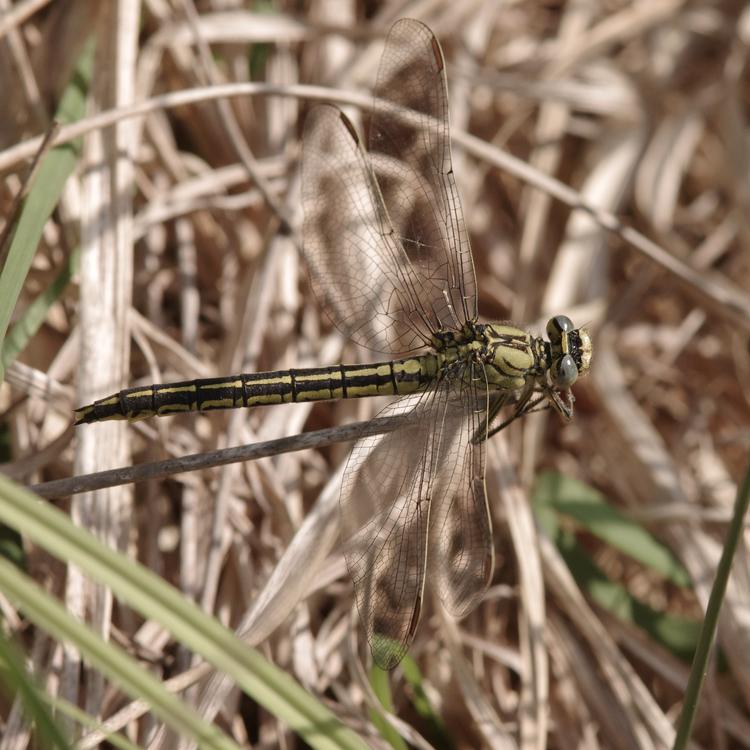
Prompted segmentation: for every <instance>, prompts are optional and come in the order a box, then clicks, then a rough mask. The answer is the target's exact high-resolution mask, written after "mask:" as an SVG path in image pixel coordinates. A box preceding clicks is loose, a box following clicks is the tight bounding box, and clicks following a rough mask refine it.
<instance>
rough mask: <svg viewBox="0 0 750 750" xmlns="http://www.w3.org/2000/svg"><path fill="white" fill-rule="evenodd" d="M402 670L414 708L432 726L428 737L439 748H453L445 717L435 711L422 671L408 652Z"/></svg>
mask: <svg viewBox="0 0 750 750" xmlns="http://www.w3.org/2000/svg"><path fill="white" fill-rule="evenodd" d="M401 672H402V673H403V675H404V679H405V680H406V682H407V684H408V685H409V687H410V688H411V703H412V705H413V706H414V709H415V710H416V712H417V713H418V714H419V715H420V716H421V717H422V718H423V719H424V720H425V721H426V722H427V723H428V725H429V727H430V730H429V732H428V736H427V739H428V740H429V741H430V743H431V744H432V746H433V747H436V748H438V750H453V742H452V741H451V738H450V735H449V734H448V729H447V727H446V726H445V722H444V721H443V717H442V716H440V714H438V713H437V712H436V711H435V709H434V707H433V705H432V703H431V702H430V699H429V698H428V696H427V692H426V691H425V689H424V681H423V679H422V673H421V672H420V671H419V667H418V666H417V663H416V662H415V661H414V659H412V658H411V656H409V655H408V654H407V655H406V656H405V657H404V660H403V661H402V662H401Z"/></svg>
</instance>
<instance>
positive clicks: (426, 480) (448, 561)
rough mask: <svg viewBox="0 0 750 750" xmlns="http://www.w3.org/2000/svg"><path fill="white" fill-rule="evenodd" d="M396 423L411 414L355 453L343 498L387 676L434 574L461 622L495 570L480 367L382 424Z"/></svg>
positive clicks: (406, 402)
mask: <svg viewBox="0 0 750 750" xmlns="http://www.w3.org/2000/svg"><path fill="white" fill-rule="evenodd" d="M481 394H484V396H483V397H482V395H481ZM396 415H399V416H406V415H408V421H406V422H405V424H404V426H403V427H400V428H399V429H397V430H396V431H394V432H391V433H387V434H385V435H377V436H373V437H367V438H364V439H362V440H360V441H358V442H357V444H356V445H355V446H354V448H353V450H352V453H351V456H350V458H349V462H348V464H347V466H346V471H345V473H344V482H343V487H342V493H341V506H342V527H343V528H342V533H343V538H344V540H345V552H344V554H345V556H346V561H347V565H348V567H349V572H350V574H351V576H352V579H353V581H354V593H355V598H356V600H357V607H358V609H359V612H360V616H361V618H362V620H363V621H364V625H365V629H366V631H367V638H368V640H369V642H370V647H371V649H372V653H373V658H374V660H375V662H376V664H378V666H380V667H382V668H383V669H392V668H393V667H394V666H396V664H398V663H399V661H401V659H402V658H403V656H404V654H405V653H406V651H407V649H408V647H409V644H410V643H411V640H412V638H413V637H414V633H415V631H416V626H417V624H418V622H419V616H420V614H421V609H422V602H423V598H424V585H425V576H426V575H427V574H428V571H429V572H434V573H435V574H436V580H435V581H433V585H437V590H438V592H439V593H440V596H441V599H442V600H443V602H444V604H445V605H446V607H447V608H448V609H449V611H451V612H452V613H453V614H456V615H459V616H460V615H463V614H465V613H466V612H467V611H469V609H471V607H473V606H474V605H475V604H476V602H477V601H478V599H479V597H480V596H481V594H482V593H483V592H484V590H485V589H486V588H487V585H488V584H489V581H490V579H491V577H492V569H493V562H494V558H493V548H492V536H491V533H492V532H491V526H490V517H489V511H488V508H487V501H486V497H485V493H484V457H485V453H484V441H482V440H479V441H477V442H476V443H473V442H472V438H473V437H474V436H475V434H476V433H477V432H478V431H479V428H480V425H482V424H484V425H485V426H484V430H485V432H486V420H487V387H486V381H485V379H484V372H483V370H482V368H481V366H477V373H476V377H474V378H472V377H471V375H468V376H465V375H464V374H463V373H462V374H460V375H459V377H450V378H445V379H444V380H443V381H442V382H441V383H439V384H438V385H437V386H435V387H434V388H432V389H431V390H429V391H426V392H424V393H421V394H416V395H414V396H407V397H405V398H403V399H400V400H399V401H397V402H395V403H394V404H391V405H390V406H388V407H386V409H384V410H383V412H382V413H381V415H380V416H389V417H390V416H396ZM428 549H429V561H428Z"/></svg>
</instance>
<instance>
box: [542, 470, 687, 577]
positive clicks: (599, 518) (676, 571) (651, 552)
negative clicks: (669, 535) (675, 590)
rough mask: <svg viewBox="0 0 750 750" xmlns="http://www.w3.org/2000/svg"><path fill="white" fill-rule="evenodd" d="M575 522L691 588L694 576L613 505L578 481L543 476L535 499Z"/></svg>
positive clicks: (648, 566) (555, 476)
mask: <svg viewBox="0 0 750 750" xmlns="http://www.w3.org/2000/svg"><path fill="white" fill-rule="evenodd" d="M532 502H533V504H534V508H535V510H536V509H537V508H538V507H541V506H544V507H551V508H553V509H554V511H556V512H557V513H558V514H560V515H563V516H567V517H569V518H571V519H573V520H574V521H575V522H576V523H578V524H579V525H580V526H582V527H583V528H585V529H586V530H587V531H589V532H590V533H591V534H593V535H594V536H595V537H597V538H598V539H601V541H603V542H605V543H606V544H608V545H610V546H611V547H614V548H615V549H618V550H620V551H621V552H624V553H625V554H626V555H628V556H629V557H631V558H632V559H634V560H637V561H638V562H640V563H641V564H642V565H644V566H646V567H647V568H650V569H651V570H654V571H656V572H657V573H659V574H661V575H662V576H664V577H665V578H666V579H668V580H670V581H672V583H674V584H675V585H677V586H682V587H689V586H690V576H689V575H688V573H687V571H686V570H685V568H683V567H682V565H681V564H680V562H679V560H677V558H676V557H675V556H674V555H673V554H672V552H671V551H670V550H669V549H668V548H667V547H665V546H664V545H663V544H661V542H659V541H658V540H657V539H655V538H654V537H653V536H652V535H651V534H649V532H648V531H646V529H644V528H643V527H642V526H640V525H638V523H637V522H636V521H633V520H632V519H630V518H628V517H627V516H625V515H623V514H622V513H620V512H619V511H618V510H617V509H616V508H614V507H612V506H611V505H609V504H608V503H607V501H606V498H605V497H604V496H603V495H602V494H601V493H599V492H597V491H596V490H595V489H593V488H592V487H589V486H588V485H585V484H583V482H579V481H578V480H576V479H572V478H570V477H565V476H563V475H560V474H556V473H554V472H545V473H543V474H541V475H540V476H539V478H538V479H537V481H536V483H535V485H534V493H533V500H532Z"/></svg>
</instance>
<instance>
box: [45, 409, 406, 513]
mask: <svg viewBox="0 0 750 750" xmlns="http://www.w3.org/2000/svg"><path fill="white" fill-rule="evenodd" d="M408 419H409V415H403V416H397V417H387V418H384V419H370V420H367V421H365V422H353V423H352V424H348V425H344V426H342V427H328V428H326V429H325V430H315V431H313V432H304V433H302V434H301V435H292V436H291V437H285V438H277V439H275V440H266V441H264V442H262V443H252V444H250V445H238V446H236V447H233V448H223V449H221V450H216V451H210V452H209V453H193V454H191V455H189V456H181V457H179V458H170V459H167V460H166V461H155V462H153V463H148V464H140V465H138V466H123V467H121V468H119V469H109V470H108V471H97V472H94V473H93V474H83V475H81V476H78V477H71V478H70V479H56V480H54V481H52V482H43V483H42V484H35V485H32V486H31V487H30V489H31V491H32V492H36V494H37V495H39V496H40V497H46V498H54V497H65V496H67V495H73V494H76V493H78V492H90V491H92V490H98V489H102V488H103V487H115V486H118V485H121V484H128V483H131V482H145V481H146V480H149V479H163V478H164V477H168V476H172V475H174V474H181V473H183V472H186V471H199V470H201V469H210V468H212V467H213V466H223V465H225V464H230V463H236V462H238V461H255V460H257V459H259V458H267V457H268V456H276V455H278V454H280V453H292V452H294V451H302V450H308V449H310V448H321V447H324V446H326V445H332V444H333V443H343V442H346V441H349V440H359V439H360V438H364V437H369V436H371V435H380V434H382V433H385V432H392V431H393V430H395V429H396V428H397V427H400V426H402V425H403V424H404V423H405V422H406V421H408ZM94 429H95V428H94Z"/></svg>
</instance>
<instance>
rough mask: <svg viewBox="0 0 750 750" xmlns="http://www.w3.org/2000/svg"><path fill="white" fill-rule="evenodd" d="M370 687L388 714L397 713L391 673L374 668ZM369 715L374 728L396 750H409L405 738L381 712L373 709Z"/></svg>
mask: <svg viewBox="0 0 750 750" xmlns="http://www.w3.org/2000/svg"><path fill="white" fill-rule="evenodd" d="M370 687H372V690H373V692H374V693H375V695H376V696H377V699H378V700H379V701H380V705H381V706H382V707H383V708H384V709H385V710H386V711H388V713H391V714H392V713H395V711H394V708H393V696H392V695H391V682H390V673H389V672H386V671H385V670H384V669H381V668H380V667H377V666H374V667H373V668H372V669H371V670H370ZM369 713H370V721H371V722H372V723H373V726H374V727H375V728H376V729H377V730H378V732H380V736H381V737H382V738H383V739H384V740H385V741H386V742H387V743H388V744H389V745H390V746H391V747H392V748H394V750H407V748H408V745H407V744H406V742H405V741H404V738H403V737H402V736H401V735H400V734H399V733H398V732H397V731H396V730H395V729H394V728H393V727H392V726H391V724H390V723H389V722H388V720H387V719H386V718H385V716H383V714H382V713H380V711H378V710H376V709H374V708H371V709H370V711H369Z"/></svg>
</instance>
